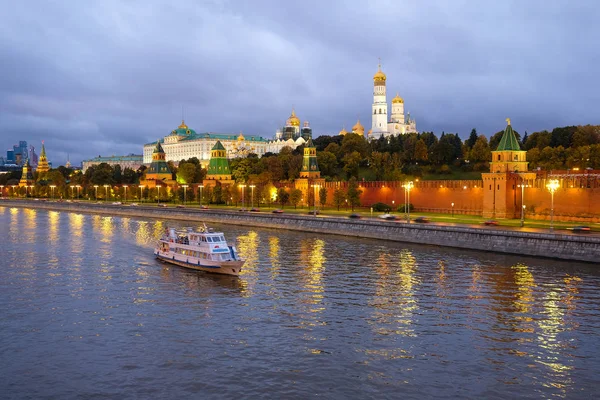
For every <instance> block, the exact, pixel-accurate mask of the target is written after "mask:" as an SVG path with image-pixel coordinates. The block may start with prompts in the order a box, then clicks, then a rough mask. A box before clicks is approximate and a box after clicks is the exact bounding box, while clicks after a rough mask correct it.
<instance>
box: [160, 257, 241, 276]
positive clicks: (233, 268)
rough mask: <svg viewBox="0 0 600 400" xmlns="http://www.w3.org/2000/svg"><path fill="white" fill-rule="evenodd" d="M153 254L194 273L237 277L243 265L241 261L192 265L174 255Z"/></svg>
mask: <svg viewBox="0 0 600 400" xmlns="http://www.w3.org/2000/svg"><path fill="white" fill-rule="evenodd" d="M154 254H155V255H156V258H157V259H159V260H160V261H163V262H166V263H169V264H173V265H178V266H180V267H184V268H188V269H193V270H196V271H204V272H209V273H212V274H222V275H232V276H239V274H240V271H241V269H242V266H243V265H244V261H243V260H235V261H220V262H218V263H216V264H215V265H205V264H202V263H198V262H196V263H192V262H189V261H187V260H185V261H184V260H179V259H177V258H176V257H175V256H174V255H166V254H162V253H160V252H158V251H154Z"/></svg>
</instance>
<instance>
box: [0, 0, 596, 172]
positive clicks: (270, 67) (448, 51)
mask: <svg viewBox="0 0 600 400" xmlns="http://www.w3.org/2000/svg"><path fill="white" fill-rule="evenodd" d="M3 3H4V5H3V6H2V11H1V12H0V38H1V39H0V60H1V62H0V149H2V155H5V150H6V149H7V148H9V146H12V145H13V144H15V143H16V142H17V141H18V140H27V141H28V142H29V143H31V144H34V145H35V146H36V148H38V149H39V145H40V141H41V140H45V141H46V149H47V151H48V156H49V158H50V161H53V162H54V165H55V166H56V165H60V164H63V163H64V162H65V160H66V157H67V153H69V154H70V157H71V162H75V163H78V162H79V161H81V160H82V159H85V158H90V157H93V156H97V155H99V154H101V155H111V154H127V153H137V154H141V152H142V145H143V143H146V142H149V141H152V140H156V139H157V138H159V137H162V136H164V135H166V134H168V132H170V131H171V130H172V129H174V128H175V127H177V125H178V124H179V123H180V119H181V109H182V106H183V107H184V109H185V119H186V122H187V123H188V125H189V126H190V127H192V128H194V129H196V131H198V132H205V131H213V132H227V133H229V132H233V133H238V132H240V131H243V132H244V133H245V134H258V135H262V136H263V137H266V138H271V137H272V136H273V134H274V132H275V130H276V129H277V127H278V126H281V125H282V124H283V122H284V121H285V119H286V118H287V117H288V115H289V113H290V110H291V107H292V105H293V106H295V108H296V112H297V114H298V116H299V117H300V118H301V119H302V120H309V121H310V123H311V125H312V127H313V129H314V133H315V136H320V135H321V134H337V132H338V131H339V130H340V129H341V128H342V126H343V125H345V126H346V128H350V127H351V126H352V125H353V124H354V122H355V121H356V118H357V117H360V119H361V121H362V122H363V123H364V125H365V126H366V127H367V129H368V127H369V125H370V123H371V119H370V108H371V103H372V76H373V74H374V73H375V72H376V70H377V59H378V57H381V59H382V64H383V70H384V72H385V73H386V74H387V77H388V99H391V97H392V96H393V95H394V94H395V93H396V92H400V95H401V96H403V97H404V99H405V107H406V110H407V111H410V112H411V115H412V116H413V117H414V118H415V119H416V120H417V128H418V129H419V130H420V131H424V130H426V131H430V130H432V131H434V132H436V134H438V135H439V134H440V133H441V132H442V131H446V132H458V133H459V134H460V135H461V136H462V137H463V138H465V137H467V136H468V134H469V132H470V130H471V128H473V127H475V128H477V130H478V131H479V132H480V133H484V134H486V135H488V136H489V135H490V134H493V133H494V132H496V131H498V130H500V129H503V127H504V124H505V122H504V119H505V118H506V117H510V118H511V119H512V122H513V126H514V128H515V129H517V130H518V131H520V132H523V131H525V130H527V131H529V132H533V131H536V130H542V129H552V128H553V127H555V126H565V125H577V124H588V123H590V124H600V112H599V111H598V110H599V105H600V91H599V89H598V88H599V83H600V78H599V77H598V71H600V55H599V54H600V52H599V50H598V49H599V47H598V40H599V38H600V24H598V21H599V20H600V11H599V10H600V4H599V3H598V2H597V1H594V0H590V1H587V0H573V1H566V0H565V1H552V0H543V1H542V0H540V1H537V0H535V1H534V0H520V1H491V0H489V1H486V0H472V1H460V0H454V1H448V0H439V1H433V0H432V1H423V0H421V1H419V0H414V1H402V0H388V1H385V0H381V1H375V0H369V1H359V0H354V1H353V0H346V1H342V0H318V1H313V0H303V1H281V0H273V1H271V0H264V1H263V0H252V1H249V0H241V1H233V0H230V1H228V0H173V1H155V0H140V1H120V0H114V1H109V0H102V1H70V0H64V1H52V2H50V1H29V0H20V1H4V2H3Z"/></svg>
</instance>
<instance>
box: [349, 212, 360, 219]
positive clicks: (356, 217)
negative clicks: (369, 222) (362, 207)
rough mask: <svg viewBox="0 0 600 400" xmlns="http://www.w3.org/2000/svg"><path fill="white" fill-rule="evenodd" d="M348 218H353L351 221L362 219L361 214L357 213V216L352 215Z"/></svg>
mask: <svg viewBox="0 0 600 400" xmlns="http://www.w3.org/2000/svg"><path fill="white" fill-rule="evenodd" d="M348 218H351V219H360V218H361V216H360V214H356V213H355V214H350V215H348Z"/></svg>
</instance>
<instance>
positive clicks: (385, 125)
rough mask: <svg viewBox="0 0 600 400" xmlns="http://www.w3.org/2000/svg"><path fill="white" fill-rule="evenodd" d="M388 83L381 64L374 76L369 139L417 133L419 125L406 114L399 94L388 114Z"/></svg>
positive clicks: (393, 100)
mask: <svg viewBox="0 0 600 400" xmlns="http://www.w3.org/2000/svg"><path fill="white" fill-rule="evenodd" d="M386 81H387V77H386V75H385V74H384V73H383V71H381V64H379V68H378V70H377V72H376V73H375V75H374V76H373V106H372V108H371V115H372V123H371V129H370V130H369V132H368V133H367V137H368V138H369V139H379V138H380V137H382V136H383V137H387V136H390V135H404V134H407V133H413V132H415V133H416V132H417V123H416V121H415V120H414V119H412V118H411V117H410V113H408V114H405V113H404V99H403V98H402V97H400V96H399V95H398V94H396V97H394V98H393V99H392V112H391V114H389V113H388V103H387V93H386V83H387V82H386Z"/></svg>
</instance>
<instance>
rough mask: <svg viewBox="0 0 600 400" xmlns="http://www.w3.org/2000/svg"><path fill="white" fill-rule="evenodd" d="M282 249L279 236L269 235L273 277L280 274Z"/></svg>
mask: <svg viewBox="0 0 600 400" xmlns="http://www.w3.org/2000/svg"><path fill="white" fill-rule="evenodd" d="M280 249H281V247H280V245H279V238H278V237H276V236H271V237H269V260H270V261H271V278H272V279H275V278H277V276H278V275H279V268H280V267H281V263H280V262H279V251H280Z"/></svg>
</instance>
